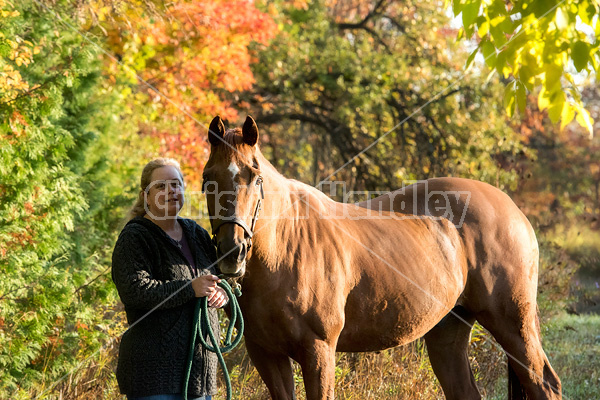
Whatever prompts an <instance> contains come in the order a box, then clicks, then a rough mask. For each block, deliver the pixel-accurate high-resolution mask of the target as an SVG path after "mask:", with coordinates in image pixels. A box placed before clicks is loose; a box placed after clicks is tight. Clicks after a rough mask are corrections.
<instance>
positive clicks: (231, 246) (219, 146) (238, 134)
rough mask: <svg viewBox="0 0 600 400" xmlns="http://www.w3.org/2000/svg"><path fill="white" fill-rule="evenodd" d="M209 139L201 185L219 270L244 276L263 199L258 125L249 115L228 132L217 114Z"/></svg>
mask: <svg viewBox="0 0 600 400" xmlns="http://www.w3.org/2000/svg"><path fill="white" fill-rule="evenodd" d="M208 139H209V142H210V145H211V146H210V157H209V159H208V162H207V163H206V165H205V166H204V173H203V179H204V183H203V185H202V188H203V190H204V192H205V193H206V202H207V206H208V213H209V215H210V223H211V226H212V232H213V241H214V243H215V245H216V246H217V256H218V258H219V259H220V261H219V269H220V270H221V272H222V273H223V274H225V275H228V276H241V275H243V274H244V272H245V270H246V259H247V257H248V253H249V251H250V247H251V246H252V235H253V233H254V224H255V222H256V219H257V218H258V213H259V211H260V207H261V202H262V198H263V188H262V177H261V175H260V165H259V164H258V158H257V146H256V143H257V142H258V128H257V126H256V123H255V122H254V120H253V119H252V117H250V116H248V117H247V118H246V122H245V123H244V126H243V127H242V129H239V128H236V129H230V130H228V131H227V132H225V126H224V125H223V122H222V121H221V118H220V117H218V116H217V117H215V118H214V119H213V120H212V122H211V123H210V127H209V130H208Z"/></svg>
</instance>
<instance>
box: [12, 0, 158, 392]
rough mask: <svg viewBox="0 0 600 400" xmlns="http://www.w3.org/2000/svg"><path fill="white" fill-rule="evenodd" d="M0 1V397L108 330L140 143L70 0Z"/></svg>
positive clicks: (34, 383)
mask: <svg viewBox="0 0 600 400" xmlns="http://www.w3.org/2000/svg"><path fill="white" fill-rule="evenodd" d="M56 5H57V9H56V10H59V9H61V8H62V7H65V9H69V8H68V7H66V6H67V5H68V3H66V2H62V1H59V2H56ZM0 9H1V10H2V11H1V15H2V19H1V24H0V116H1V117H0V118H1V121H2V123H1V124H0V154H1V155H0V271H1V272H2V279H1V280H0V340H1V341H2V346H0V382H1V384H0V397H1V398H14V399H20V398H23V399H25V398H32V397H35V396H34V394H39V393H40V391H41V390H42V389H43V388H45V387H52V386H51V384H52V382H54V381H56V380H57V379H59V378H60V377H61V376H62V375H63V374H65V373H66V372H68V371H70V370H71V368H72V367H74V366H75V365H77V364H78V363H79V362H80V361H82V360H84V359H86V358H87V357H88V356H90V355H92V354H94V352H95V351H96V350H98V349H100V347H101V346H102V345H103V344H105V343H108V342H109V341H110V340H112V337H113V335H114V333H112V332H111V329H112V328H114V327H115V325H116V324H118V321H115V320H114V319H112V318H110V317H109V314H108V312H109V311H110V310H111V308H112V307H114V304H115V302H116V295H115V291H114V289H113V287H112V282H111V280H110V275H107V265H110V262H109V257H110V251H111V249H112V246H113V243H114V240H115V233H116V231H117V229H118V227H119V224H120V222H121V219H122V216H123V215H124V212H125V209H126V208H127V207H128V206H130V205H131V204H132V202H133V196H132V193H134V190H132V189H134V188H135V184H136V181H135V180H134V179H133V175H134V170H135V178H137V173H138V163H139V160H140V158H141V157H140V156H141V153H143V152H145V151H147V150H148V147H149V146H145V143H144V142H142V141H135V144H132V143H133V142H134V140H133V135H134V134H135V132H136V130H135V129H132V126H131V125H130V124H129V123H128V121H126V120H123V119H122V118H120V116H121V114H120V113H121V112H122V109H123V103H122V100H123V98H122V97H119V96H120V92H121V91H120V90H119V88H118V87H117V88H115V87H114V86H113V85H112V84H111V83H110V82H107V81H105V80H104V79H103V78H102V75H101V68H102V62H101V60H100V58H99V57H98V50H97V49H96V48H94V47H93V46H90V45H89V43H87V42H86V41H84V40H83V39H82V38H81V36H80V35H79V34H78V33H77V32H76V31H73V30H72V29H71V28H69V27H68V26H67V25H65V24H64V23H63V22H62V21H66V22H68V23H69V24H71V25H72V26H77V22H76V21H77V20H76V11H77V10H76V9H74V8H70V9H69V10H70V11H69V12H65V13H54V12H49V11H48V10H47V9H45V8H44V7H40V6H38V3H37V2H34V1H22V2H12V3H9V2H5V1H1V0H0ZM56 10H55V11H56Z"/></svg>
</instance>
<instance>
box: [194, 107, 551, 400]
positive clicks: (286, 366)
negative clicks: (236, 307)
mask: <svg viewBox="0 0 600 400" xmlns="http://www.w3.org/2000/svg"><path fill="white" fill-rule="evenodd" d="M209 141H210V143H211V152H210V157H209V160H208V162H207V163H206V166H205V168H204V173H203V178H204V181H205V182H204V190H205V192H206V198H207V205H208V211H209V214H210V216H211V224H212V229H213V235H214V240H215V243H216V245H217V252H218V255H219V257H220V258H221V259H220V261H219V264H218V266H219V268H220V270H221V272H222V273H223V274H225V275H228V276H231V277H239V281H240V283H241V285H242V292H243V295H242V296H241V297H240V299H239V302H240V306H241V308H242V311H243V314H244V320H245V324H246V331H245V343H246V347H247V350H248V353H249V355H250V358H251V359H252V362H253V363H254V365H255V366H256V368H257V370H258V372H259V373H260V376H261V377H262V379H263V380H264V382H265V383H266V385H267V387H268V389H269V392H270V394H271V397H272V398H273V399H277V400H279V399H281V400H284V399H295V398H296V397H295V393H294V377H293V372H292V362H291V360H295V361H297V362H298V363H299V364H300V366H301V368H302V375H303V377H304V384H305V389H306V397H307V399H308V400H322V399H333V398H334V384H335V382H334V378H335V374H334V370H335V353H336V351H346V352H362V351H375V350H382V349H387V348H390V347H394V346H399V345H402V344H406V343H409V342H411V341H413V340H415V339H417V338H420V337H422V336H424V337H425V343H426V345H427V350H428V354H429V358H430V360H431V365H432V367H433V370H434V372H435V374H436V376H437V378H438V379H439V382H440V384H441V386H442V389H443V391H444V394H445V396H446V398H447V399H460V400H466V399H479V398H480V397H481V396H480V394H479V391H478V389H477V386H476V384H475V379H474V378H473V374H472V372H471V368H470V366H469V360H468V356H467V350H468V345H469V336H470V332H471V328H472V325H473V323H474V322H475V320H477V321H479V322H480V323H481V325H483V326H484V327H485V328H486V329H487V330H489V331H490V332H491V334H492V335H493V336H494V338H495V339H496V340H497V341H498V343H499V344H500V345H501V346H502V348H503V349H504V350H505V352H506V353H507V355H508V365H509V395H510V397H511V398H514V399H517V398H531V399H560V398H561V384H560V380H559V378H558V376H557V375H556V373H555V372H554V370H553V369H552V367H551V366H550V363H549V362H548V359H547V358H546V355H545V354H544V351H543V350H542V345H541V337H540V332H539V322H538V317H537V304H536V291H537V274H538V257H539V254H538V245H537V241H536V238H535V234H534V231H533V229H532V227H531V225H530V224H529V222H528V221H527V219H526V218H525V216H524V215H523V214H522V213H521V211H520V210H519V209H518V208H517V206H516V205H515V204H514V203H513V202H512V200H511V199H510V198H509V197H508V196H507V195H506V194H504V193H503V192H501V191H500V190H498V189H496V188H494V187H492V186H490V185H488V184H485V183H482V182H477V181H472V180H468V179H458V178H439V179H430V180H427V181H424V182H420V183H418V184H414V185H411V186H408V187H406V188H404V189H402V190H399V191H395V192H391V193H388V194H386V195H383V196H381V197H378V198H376V199H373V200H371V201H368V202H364V203H360V204H345V203H338V202H335V201H333V200H331V199H330V198H329V197H327V196H326V195H324V194H323V193H321V192H320V191H318V190H317V189H315V188H313V187H310V186H308V185H306V184H303V183H301V182H298V181H295V180H290V179H286V178H285V177H283V176H282V175H281V174H279V173H278V172H277V171H276V169H275V168H274V167H273V166H272V165H271V164H270V163H269V162H268V161H267V160H266V159H265V157H264V156H263V155H262V154H261V152H260V150H259V148H258V146H257V142H258V128H257V126H256V124H255V122H254V120H253V119H252V118H251V117H248V118H247V119H246V122H245V123H244V125H243V128H242V129H239V128H237V129H232V130H229V131H227V132H226V131H225V127H224V125H223V122H222V121H221V119H220V118H219V117H215V118H214V119H213V121H212V122H211V124H210V128H209ZM261 209H262V211H261ZM259 212H260V215H259Z"/></svg>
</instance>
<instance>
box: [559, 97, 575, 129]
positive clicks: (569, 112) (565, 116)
mask: <svg viewBox="0 0 600 400" xmlns="http://www.w3.org/2000/svg"><path fill="white" fill-rule="evenodd" d="M574 117H575V108H574V107H573V105H572V104H571V103H570V102H568V101H565V102H564V103H563V108H562V111H561V113H560V130H561V131H562V130H563V129H565V126H567V125H568V124H569V122H571V121H573V118H574Z"/></svg>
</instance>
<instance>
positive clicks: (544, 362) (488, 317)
mask: <svg viewBox="0 0 600 400" xmlns="http://www.w3.org/2000/svg"><path fill="white" fill-rule="evenodd" d="M514 294H515V291H513V296H511V297H510V299H507V298H506V297H504V299H505V303H502V302H501V301H498V304H497V306H496V307H494V310H495V312H489V311H488V312H484V313H481V314H478V315H477V320H478V321H479V322H480V323H481V325H483V326H484V327H485V328H486V329H487V330H489V331H490V332H491V334H492V335H493V336H494V338H495V339H496V340H497V341H498V343H500V345H501V346H502V348H503V349H504V351H505V352H506V354H507V356H508V364H509V395H510V396H511V399H515V400H516V399H524V398H527V399H535V400H537V399H560V398H561V383H560V379H559V378H558V376H557V375H556V373H555V372H554V370H553V369H552V367H551V366H550V362H549V361H548V358H547V357H546V354H545V353H544V350H543V349H542V342H541V338H540V332H539V322H538V319H537V308H536V304H535V300H534V301H533V302H531V301H526V302H522V301H521V302H519V301H518V300H516V299H517V298H518V297H516V296H514ZM510 369H512V371H511V370H510ZM511 375H512V376H511ZM515 375H516V376H515ZM515 378H517V379H518V380H515ZM525 394H526V396H527V397H525Z"/></svg>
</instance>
